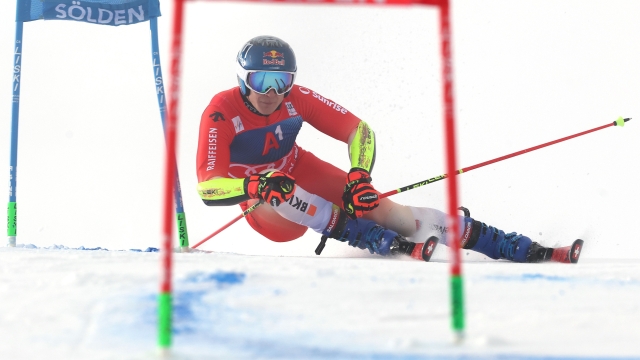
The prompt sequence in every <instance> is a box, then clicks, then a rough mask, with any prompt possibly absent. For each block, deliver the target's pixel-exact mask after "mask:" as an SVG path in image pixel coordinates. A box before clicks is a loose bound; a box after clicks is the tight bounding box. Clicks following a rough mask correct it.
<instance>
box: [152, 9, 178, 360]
mask: <svg viewBox="0 0 640 360" xmlns="http://www.w3.org/2000/svg"><path fill="white" fill-rule="evenodd" d="M173 4H174V14H173V29H174V31H173V34H172V38H173V39H172V42H171V69H170V72H171V78H170V85H169V94H168V98H169V102H168V109H167V110H168V116H167V123H166V128H165V139H166V143H167V144H166V151H167V154H166V163H165V180H164V202H163V216H162V218H163V231H162V247H161V253H160V261H161V272H162V274H161V277H160V294H159V295H158V346H159V347H160V351H162V352H169V349H170V347H171V318H172V313H173V309H172V296H171V291H172V289H171V274H172V266H173V262H172V255H173V247H172V246H171V243H172V241H171V240H172V237H173V236H172V235H173V191H174V186H175V184H176V181H175V178H176V157H175V153H176V152H175V149H176V137H177V136H176V132H177V127H178V103H179V88H180V58H181V53H182V23H183V13H184V0H174V2H173Z"/></svg>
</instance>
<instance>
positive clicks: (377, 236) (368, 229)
mask: <svg viewBox="0 0 640 360" xmlns="http://www.w3.org/2000/svg"><path fill="white" fill-rule="evenodd" d="M327 238H331V239H336V240H338V241H342V242H347V243H348V244H349V245H350V246H353V247H357V248H359V249H368V250H369V252H370V253H371V254H378V255H382V256H387V255H391V248H392V246H393V245H394V243H396V245H395V246H394V248H398V247H399V243H400V242H403V241H404V242H408V241H407V240H406V239H405V238H404V237H403V236H401V235H398V233H397V232H395V231H393V230H389V229H386V228H384V227H382V226H380V225H378V224H376V223H375V222H373V221H371V220H367V219H362V218H359V219H355V220H352V219H350V218H348V217H347V215H346V213H345V212H344V211H343V210H342V209H340V208H338V207H334V210H333V214H332V217H331V220H329V224H327V228H326V229H325V230H324V231H323V232H322V240H321V242H320V244H319V245H318V248H316V254H317V255H320V253H321V252H322V249H323V248H324V244H325V243H326V240H327Z"/></svg>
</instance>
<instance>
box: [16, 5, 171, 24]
mask: <svg viewBox="0 0 640 360" xmlns="http://www.w3.org/2000/svg"><path fill="white" fill-rule="evenodd" d="M16 10H17V11H16V21H18V22H26V21H33V20H40V19H44V20H71V21H82V22H88V23H90V24H99V25H111V26H119V25H131V24H137V23H140V22H144V21H149V20H150V19H152V18H156V17H158V16H160V15H161V14H160V1H159V0H18V8H17V9H16Z"/></svg>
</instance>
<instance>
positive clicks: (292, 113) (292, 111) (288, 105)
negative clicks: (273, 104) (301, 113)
mask: <svg viewBox="0 0 640 360" xmlns="http://www.w3.org/2000/svg"><path fill="white" fill-rule="evenodd" d="M284 106H285V107H286V108H287V111H288V112H289V116H296V115H298V112H297V111H296V109H295V108H294V107H293V104H292V103H291V101H287V102H285V103H284Z"/></svg>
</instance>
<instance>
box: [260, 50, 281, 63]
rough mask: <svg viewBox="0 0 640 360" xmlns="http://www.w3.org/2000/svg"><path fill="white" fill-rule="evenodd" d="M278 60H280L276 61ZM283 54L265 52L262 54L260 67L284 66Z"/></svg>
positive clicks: (273, 51) (272, 51)
mask: <svg viewBox="0 0 640 360" xmlns="http://www.w3.org/2000/svg"><path fill="white" fill-rule="evenodd" d="M278 58H280V59H282V60H278ZM284 64H285V62H284V54H283V53H281V52H277V51H275V50H271V51H267V52H265V53H263V54H262V65H277V66H284Z"/></svg>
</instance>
